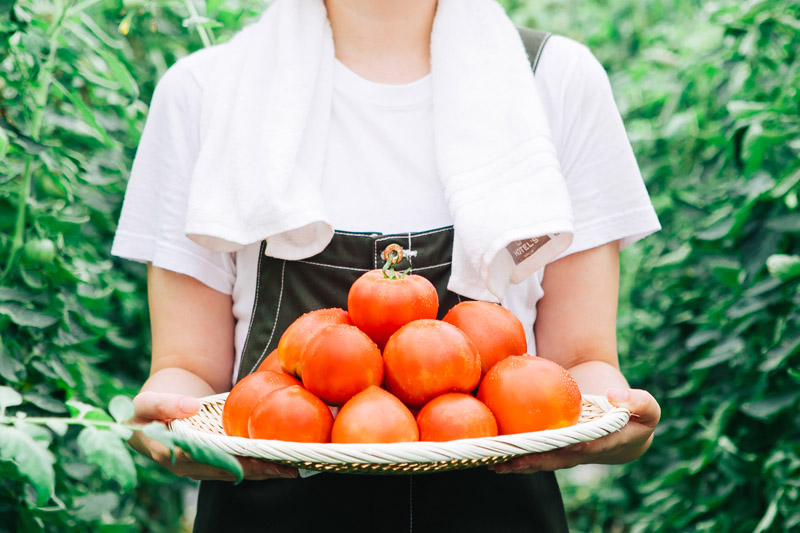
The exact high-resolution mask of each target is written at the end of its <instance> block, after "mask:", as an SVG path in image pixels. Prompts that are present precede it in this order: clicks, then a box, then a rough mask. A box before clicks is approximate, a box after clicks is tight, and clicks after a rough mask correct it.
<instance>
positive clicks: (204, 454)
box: [143, 422, 244, 483]
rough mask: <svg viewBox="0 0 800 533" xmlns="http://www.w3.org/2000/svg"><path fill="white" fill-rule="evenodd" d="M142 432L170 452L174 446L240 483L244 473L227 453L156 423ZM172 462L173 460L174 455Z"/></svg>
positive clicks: (235, 460)
mask: <svg viewBox="0 0 800 533" xmlns="http://www.w3.org/2000/svg"><path fill="white" fill-rule="evenodd" d="M143 431H144V434H145V435H147V436H148V437H150V438H153V439H156V440H158V441H159V442H161V443H162V444H164V445H165V446H166V447H167V448H169V449H170V450H173V449H174V447H175V446H178V447H179V448H181V449H183V450H184V451H185V452H186V453H187V454H189V455H190V456H191V457H192V459H194V460H195V461H197V462H200V463H205V464H208V465H211V466H216V467H217V468H222V469H225V470H227V471H228V472H230V473H231V474H233V475H234V476H236V482H237V483H238V482H240V481H241V480H242V479H243V477H244V471H243V470H242V465H241V463H239V461H238V460H237V459H236V457H234V456H233V455H231V454H229V453H227V452H224V451H222V450H218V449H216V448H211V447H210V446H206V445H203V444H200V443H198V442H194V441H191V440H188V439H184V438H182V437H180V436H179V435H177V434H175V433H173V432H171V431H170V430H168V429H167V428H166V427H165V426H164V425H163V424H160V423H157V422H154V423H152V424H150V425H147V426H145V427H144V428H143ZM172 460H173V461H174V460H175V456H174V455H173V457H172Z"/></svg>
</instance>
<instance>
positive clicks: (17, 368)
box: [0, 343, 26, 383]
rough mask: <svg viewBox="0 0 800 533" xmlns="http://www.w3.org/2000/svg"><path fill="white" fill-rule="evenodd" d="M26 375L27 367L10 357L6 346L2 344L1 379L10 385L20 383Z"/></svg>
mask: <svg viewBox="0 0 800 533" xmlns="http://www.w3.org/2000/svg"><path fill="white" fill-rule="evenodd" d="M25 373H26V372H25V365H23V364H22V363H21V362H20V361H19V360H17V358H16V357H12V356H10V355H9V354H8V349H7V348H6V347H5V345H4V344H2V343H0V377H2V378H3V379H5V380H6V381H7V382H9V383H19V381H20V379H22V377H23V376H24V375H25Z"/></svg>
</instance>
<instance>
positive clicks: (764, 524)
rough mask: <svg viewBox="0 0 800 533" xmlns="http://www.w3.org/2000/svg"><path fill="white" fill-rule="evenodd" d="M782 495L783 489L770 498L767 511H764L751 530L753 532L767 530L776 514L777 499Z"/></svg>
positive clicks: (759, 532)
mask: <svg viewBox="0 0 800 533" xmlns="http://www.w3.org/2000/svg"><path fill="white" fill-rule="evenodd" d="M781 496H783V490H782V489H781V490H779V491H778V493H777V494H775V497H774V498H772V501H770V502H769V506H768V507H767V512H765V513H764V516H763V517H761V520H760V521H759V522H758V525H757V526H756V528H755V529H754V530H753V533H762V532H764V531H768V530H769V528H770V527H771V526H772V523H773V522H774V521H775V517H776V516H777V515H778V501H779V500H780V499H781Z"/></svg>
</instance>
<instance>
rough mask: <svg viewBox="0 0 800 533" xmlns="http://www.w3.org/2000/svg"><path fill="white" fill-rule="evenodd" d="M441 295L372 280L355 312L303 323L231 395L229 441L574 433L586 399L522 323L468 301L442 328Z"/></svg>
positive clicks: (364, 282) (411, 280)
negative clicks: (536, 349) (531, 351)
mask: <svg viewBox="0 0 800 533" xmlns="http://www.w3.org/2000/svg"><path fill="white" fill-rule="evenodd" d="M437 312H438V297H437V294H436V290H435V288H434V287H433V285H432V284H431V283H430V282H429V281H428V280H427V279H426V278H424V277H422V276H418V275H415V274H400V273H395V272H394V271H393V270H389V271H387V270H386V269H384V270H373V271H370V272H367V273H366V274H364V275H362V276H361V277H360V278H359V279H358V280H356V281H355V283H353V285H352V286H351V288H350V291H349V293H348V298H347V311H345V310H344V309H335V308H334V309H320V310H316V311H311V312H309V313H306V314H304V315H302V316H301V317H299V318H298V319H297V320H295V321H294V322H293V323H292V324H291V325H290V326H289V327H288V328H287V329H286V331H285V332H284V334H283V335H282V336H281V338H280V341H279V343H278V347H277V349H276V350H275V351H273V352H272V353H271V354H270V355H269V356H268V357H267V358H266V360H265V361H264V363H262V364H261V366H260V367H259V369H258V370H257V371H256V372H254V373H253V374H250V375H249V376H247V377H245V378H244V379H242V380H240V381H239V382H238V383H237V384H236V385H235V386H234V387H233V389H232V390H231V392H230V394H229V395H228V398H227V399H226V401H225V405H224V407H223V412H222V425H223V429H224V430H225V432H226V433H227V434H228V435H232V436H239V437H250V438H258V439H276V440H284V441H294V442H322V443H326V442H335V443H374V442H412V441H418V440H423V441H448V440H455V439H463V438H476V437H492V436H497V435H498V434H500V435H504V434H512V433H523V432H528V431H539V430H543V429H552V428H558V427H566V426H570V425H572V424H575V423H577V421H578V418H579V416H580V412H581V394H580V391H579V390H578V386H577V384H576V383H575V381H574V379H573V378H572V376H570V374H569V373H568V372H567V371H566V370H565V369H564V368H563V367H561V366H560V365H558V364H556V363H554V362H552V361H550V360H548V359H545V358H543V357H532V356H529V355H528V354H527V342H526V338H525V331H524V328H523V326H522V324H521V323H520V321H519V320H518V319H517V318H516V317H515V316H514V315H513V314H512V313H511V312H510V311H508V310H507V309H505V308H503V307H501V306H500V305H497V304H493V303H488V302H480V301H466V302H462V303H459V304H458V305H456V306H455V307H453V308H452V309H451V310H450V311H448V313H447V314H446V315H445V316H444V318H443V319H442V320H436V316H437Z"/></svg>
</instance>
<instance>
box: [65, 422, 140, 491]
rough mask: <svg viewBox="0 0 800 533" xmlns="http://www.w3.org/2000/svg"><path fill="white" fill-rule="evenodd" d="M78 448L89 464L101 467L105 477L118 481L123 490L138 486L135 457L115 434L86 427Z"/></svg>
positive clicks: (80, 436)
mask: <svg viewBox="0 0 800 533" xmlns="http://www.w3.org/2000/svg"><path fill="white" fill-rule="evenodd" d="M78 447H79V448H80V449H81V452H83V455H84V457H86V460H87V461H88V462H89V463H91V464H94V465H97V466H98V467H100V471H101V472H102V473H103V475H104V476H105V477H107V478H109V479H113V480H116V481H117V482H118V483H119V484H120V485H121V486H122V488H123V490H130V489H132V488H133V487H134V486H135V485H136V466H135V465H134V463H133V457H131V453H130V451H129V449H128V447H127V445H125V444H123V442H122V441H121V440H120V438H119V436H117V435H116V434H115V433H114V432H112V431H107V430H100V429H97V428H94V427H86V428H84V429H83V430H81V432H80V434H78Z"/></svg>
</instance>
